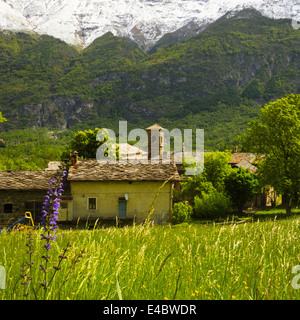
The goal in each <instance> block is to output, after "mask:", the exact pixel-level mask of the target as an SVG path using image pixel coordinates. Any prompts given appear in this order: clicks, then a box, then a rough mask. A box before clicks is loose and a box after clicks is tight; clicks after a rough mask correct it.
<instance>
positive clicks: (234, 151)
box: [233, 144, 239, 153]
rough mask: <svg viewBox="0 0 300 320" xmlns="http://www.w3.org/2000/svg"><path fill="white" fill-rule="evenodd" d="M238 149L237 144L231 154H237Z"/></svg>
mask: <svg viewBox="0 0 300 320" xmlns="http://www.w3.org/2000/svg"><path fill="white" fill-rule="evenodd" d="M238 148H239V146H238V145H237V144H235V145H234V148H233V153H237V152H238Z"/></svg>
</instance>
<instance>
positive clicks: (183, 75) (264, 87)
mask: <svg viewBox="0 0 300 320" xmlns="http://www.w3.org/2000/svg"><path fill="white" fill-rule="evenodd" d="M173 40H174V39H173ZM173 42H174V41H172V43H173ZM299 47H300V33H299V31H298V30H294V29H293V28H292V26H291V21H289V20H272V19H268V18H265V17H263V16H261V15H260V14H259V13H257V12H255V11H252V10H245V11H243V12H241V13H239V14H237V15H236V16H234V17H231V18H227V17H223V18H222V19H220V20H218V21H216V22H215V23H214V24H212V25H211V26H210V27H209V28H208V29H206V30H205V31H204V32H202V33H200V34H199V35H197V36H196V37H193V38H190V39H189V40H187V41H184V42H181V43H176V44H172V45H170V46H168V43H164V42H163V41H161V42H160V44H159V45H158V46H157V47H156V48H155V52H154V53H152V54H147V53H145V52H143V51H142V50H141V49H139V48H138V47H137V45H136V44H134V43H132V42H130V41H128V40H125V39H122V38H118V37H115V36H113V35H112V34H111V33H108V34H106V35H104V36H102V37H101V38H99V39H97V40H95V41H94V42H93V43H92V44H91V45H90V46H89V47H88V48H85V49H84V50H82V51H80V50H78V49H77V48H73V47H70V46H68V45H67V44H65V43H64V42H62V41H60V40H58V39H55V38H52V37H49V36H37V35H29V34H21V33H16V34H15V33H11V32H1V33H0V110H1V111H2V112H3V116H4V117H6V118H7V119H8V121H7V122H5V123H3V124H1V125H0V130H9V129H15V128H19V129H24V128H34V127H36V128H39V127H47V128H54V129H62V130H65V129H69V128H72V130H76V129H77V128H80V129H87V128H94V127H100V126H105V127H107V126H110V128H112V129H115V128H117V124H118V121H119V120H121V119H126V120H128V121H129V123H130V126H132V127H141V128H144V127H145V126H147V125H149V124H152V123H153V122H159V123H160V124H161V125H163V126H165V127H166V128H168V129H173V128H174V127H177V128H203V129H205V143H206V149H223V148H224V145H225V144H227V145H229V146H232V145H233V143H234V140H235V138H236V135H238V134H241V133H242V132H243V131H244V130H245V128H246V124H247V123H248V122H249V121H250V120H251V119H253V118H255V117H256V115H257V113H258V110H259V109H260V107H261V106H262V105H263V104H264V103H266V102H268V101H270V100H274V99H277V98H281V97H282V96H284V95H285V94H288V93H300V71H299V70H300V59H299Z"/></svg>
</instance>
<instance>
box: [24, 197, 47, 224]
mask: <svg viewBox="0 0 300 320" xmlns="http://www.w3.org/2000/svg"><path fill="white" fill-rule="evenodd" d="M24 208H25V211H29V212H30V213H31V214H32V217H33V220H34V221H35V222H40V220H41V218H42V210H43V204H42V202H39V201H28V202H25V203H24Z"/></svg>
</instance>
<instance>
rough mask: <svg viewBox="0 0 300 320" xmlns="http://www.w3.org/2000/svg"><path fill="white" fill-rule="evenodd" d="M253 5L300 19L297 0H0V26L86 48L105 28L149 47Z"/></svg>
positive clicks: (271, 14)
mask: <svg viewBox="0 0 300 320" xmlns="http://www.w3.org/2000/svg"><path fill="white" fill-rule="evenodd" d="M245 8H253V9H256V10H258V11H260V12H261V13H262V14H263V15H265V16H267V17H271V18H276V19H277V18H291V19H298V20H300V1H299V0H185V1H182V0H118V1H115V0H106V1H103V0H97V1H90V0H72V1H69V0H49V1H45V0H0V28H2V29H9V30H27V31H35V32H37V33H40V34H48V35H52V36H54V37H57V38H60V39H62V40H64V41H66V42H67V43H69V44H75V45H79V46H82V47H86V46H88V45H89V44H90V43H92V42H93V41H94V40H95V39H96V38H98V37H100V36H102V35H103V34H105V33H107V32H112V33H113V34H114V35H117V36H122V37H129V38H131V39H133V40H134V41H136V42H137V43H138V44H139V45H140V46H141V47H142V48H143V49H145V50H149V49H150V48H151V47H152V46H153V45H154V44H155V43H156V42H157V41H159V40H160V39H161V38H162V37H163V36H164V35H166V34H169V33H173V32H176V31H177V30H179V29H180V30H183V31H184V32H183V33H182V32H181V33H180V36H181V37H187V36H189V34H191V35H194V34H195V33H197V32H199V31H201V30H202V29H203V28H205V26H206V25H208V24H209V23H211V22H214V21H215V20H217V19H219V18H220V17H222V16H223V15H224V14H226V13H227V12H236V11H239V10H242V9H245Z"/></svg>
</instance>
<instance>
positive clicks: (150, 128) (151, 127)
mask: <svg viewBox="0 0 300 320" xmlns="http://www.w3.org/2000/svg"><path fill="white" fill-rule="evenodd" d="M163 129H164V128H163V127H161V126H160V125H159V124H157V123H155V124H153V125H152V126H150V127H148V128H147V129H146V130H163Z"/></svg>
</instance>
